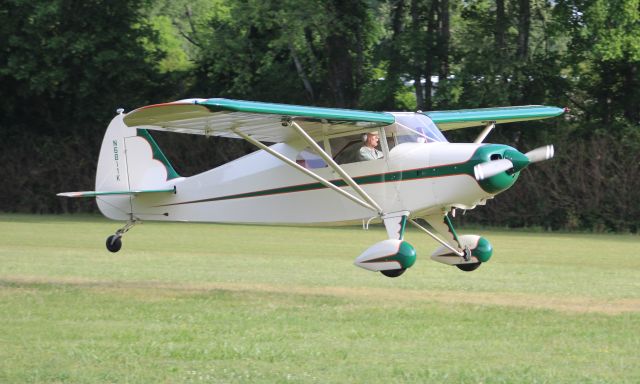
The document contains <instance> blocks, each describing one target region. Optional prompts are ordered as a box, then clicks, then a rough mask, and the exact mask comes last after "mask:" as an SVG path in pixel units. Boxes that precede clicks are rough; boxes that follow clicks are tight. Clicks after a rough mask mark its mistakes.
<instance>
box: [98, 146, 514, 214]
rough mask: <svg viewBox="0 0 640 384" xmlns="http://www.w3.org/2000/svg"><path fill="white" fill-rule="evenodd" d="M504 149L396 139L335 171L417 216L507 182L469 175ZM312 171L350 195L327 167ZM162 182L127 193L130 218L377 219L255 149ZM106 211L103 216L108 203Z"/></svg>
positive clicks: (471, 202)
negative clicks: (164, 189) (162, 186)
mask: <svg viewBox="0 0 640 384" xmlns="http://www.w3.org/2000/svg"><path fill="white" fill-rule="evenodd" d="M271 148H272V149H274V150H276V151H278V152H279V153H281V154H283V155H285V156H287V157H288V158H291V159H294V160H295V158H296V155H297V154H298V153H299V151H300V150H299V148H296V147H295V146H291V145H289V144H285V143H280V144H275V145H274V146H272V147H271ZM505 150H513V149H512V148H511V147H508V146H504V145H492V144H464V143H404V144H400V145H398V146H396V147H395V148H393V149H392V150H391V151H390V152H389V154H388V157H387V158H383V159H378V160H372V161H364V162H356V163H351V164H342V168H343V169H344V170H345V171H346V172H347V173H348V174H349V175H350V176H351V177H352V178H353V179H354V180H355V181H356V182H357V183H358V184H359V185H360V186H361V187H362V188H363V189H364V190H365V192H367V193H368V194H369V195H370V196H371V197H372V198H373V199H374V200H375V201H376V202H377V203H378V204H379V205H380V206H381V207H382V209H383V210H384V212H386V213H388V212H396V211H410V212H412V213H413V215H414V216H416V217H420V216H421V215H427V214H430V213H435V212H438V211H442V210H443V209H449V208H451V207H457V208H462V209H472V208H474V207H475V206H476V205H478V204H483V203H484V201H486V199H488V198H491V197H493V196H494V195H495V194H497V193H499V192H501V191H503V190H505V189H507V188H508V187H510V186H511V185H512V184H513V182H515V179H516V178H517V176H518V174H517V173H515V174H513V175H508V174H506V173H504V174H501V175H498V176H494V177H493V178H491V179H490V180H485V181H483V182H478V181H476V179H475V178H474V176H473V166H474V165H476V164H478V163H481V162H484V161H488V160H489V159H491V156H496V155H500V154H502V153H504V151H505ZM313 171H314V172H315V173H317V174H318V175H319V176H321V177H323V178H325V179H327V180H330V181H331V182H332V183H333V184H335V185H337V186H339V187H341V188H343V189H345V190H347V191H349V192H350V193H352V194H354V195H355V192H354V191H353V190H352V188H351V187H349V186H347V185H346V183H345V182H344V181H343V180H342V179H341V178H340V177H339V175H337V174H336V172H335V171H334V170H332V169H331V168H330V167H324V168H317V169H314V170H313ZM168 184H169V185H170V186H175V187H176V193H175V194H154V195H138V196H133V197H131V208H132V212H133V213H134V215H135V216H136V217H138V218H139V219H142V220H161V221H197V222H225V223H263V224H332V225H335V224H347V223H353V222H360V221H362V220H367V219H369V218H372V217H376V216H377V214H376V212H373V211H371V210H369V209H366V208H364V207H362V206H360V205H358V204H356V203H354V202H352V201H351V200H349V199H347V198H345V197H343V196H341V195H339V194H338V193H336V192H335V191H333V190H331V189H330V188H327V187H325V186H323V185H322V184H321V183H319V182H317V181H316V180H314V179H312V178H310V177H309V176H307V175H304V174H303V173H301V172H300V171H298V170H296V169H294V168H292V167H290V166H288V165H286V164H284V163H283V162H282V161H280V160H278V159H276V158H275V157H273V156H272V155H270V154H268V153H266V152H265V151H262V150H260V151H256V152H254V153H251V154H249V155H247V156H244V157H242V158H239V159H237V160H235V161H232V162H230V163H227V164H224V165H222V166H220V167H217V168H215V169H212V170H210V171H207V172H204V173H201V174H198V175H195V176H192V177H187V178H179V179H174V180H171V181H169V182H168ZM128 198H129V197H112V198H111V199H112V201H113V202H115V199H120V200H121V201H122V199H128ZM103 205H104V204H103ZM101 209H102V207H101ZM106 211H107V212H105V210H103V213H105V214H106V215H107V216H108V217H110V214H109V211H110V210H109V208H108V207H107V209H106ZM118 216H119V215H118ZM112 218H114V219H121V217H112Z"/></svg>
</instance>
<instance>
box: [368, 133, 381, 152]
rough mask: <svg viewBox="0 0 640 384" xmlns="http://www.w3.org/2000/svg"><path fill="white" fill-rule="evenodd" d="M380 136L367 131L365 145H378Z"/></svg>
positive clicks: (371, 146)
mask: <svg viewBox="0 0 640 384" xmlns="http://www.w3.org/2000/svg"><path fill="white" fill-rule="evenodd" d="M379 140H380V138H379V137H378V134H377V133H367V147H370V148H375V147H377V146H378V141H379Z"/></svg>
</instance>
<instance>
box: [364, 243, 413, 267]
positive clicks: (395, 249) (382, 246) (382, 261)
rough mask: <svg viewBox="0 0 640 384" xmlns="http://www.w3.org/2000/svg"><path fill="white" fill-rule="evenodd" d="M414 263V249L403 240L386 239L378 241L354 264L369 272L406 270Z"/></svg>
mask: <svg viewBox="0 0 640 384" xmlns="http://www.w3.org/2000/svg"><path fill="white" fill-rule="evenodd" d="M415 262H416V249H415V248H414V247H413V246H412V245H411V244H409V243H408V242H406V241H404V240H394V239H388V240H383V241H380V242H378V243H376V244H374V245H372V246H371V247H369V248H368V249H367V250H366V251H364V252H363V253H362V254H361V255H360V256H358V257H357V258H356V260H355V262H354V264H355V265H357V266H358V267H361V268H364V269H367V270H369V271H376V272H377V271H389V270H394V269H407V268H409V267H411V266H412V265H413V264H414V263H415Z"/></svg>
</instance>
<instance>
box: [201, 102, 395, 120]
mask: <svg viewBox="0 0 640 384" xmlns="http://www.w3.org/2000/svg"><path fill="white" fill-rule="evenodd" d="M196 104H198V105H204V106H206V107H207V108H209V110H211V111H212V112H217V111H233V112H245V113H262V114H271V115H284V116H291V117H304V118H310V119H318V120H321V119H326V120H331V121H335V120H337V121H362V122H367V123H378V124H385V125H386V124H393V123H394V122H395V118H394V117H393V115H391V114H389V113H385V112H368V111H358V110H353V109H339V108H323V107H307V106H301V105H288V104H275V103H261V102H257V101H244V100H231V99H220V98H214V99H208V100H205V101H201V102H197V103H196Z"/></svg>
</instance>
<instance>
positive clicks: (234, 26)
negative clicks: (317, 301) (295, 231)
mask: <svg viewBox="0 0 640 384" xmlns="http://www.w3.org/2000/svg"><path fill="white" fill-rule="evenodd" d="M639 66H640V2H638V0H611V1H604V0H560V1H557V2H547V1H543V0H511V1H504V0H495V1H489V0H473V1H465V2H460V1H450V0H393V1H364V0H351V1H338V0H333V1H320V0H285V1H271V0H269V1H257V0H255V1H254V0H250V1H238V0H193V1H186V0H181V1H169V0H116V1H101V0H89V1H84V2H76V1H71V0H55V1H49V2H45V3H41V2H27V1H23V0H7V1H5V2H4V3H3V6H2V7H1V8H0V89H1V90H2V91H1V92H2V98H1V99H0V138H1V140H2V152H1V154H0V159H1V161H2V164H3V166H4V168H5V173H6V174H8V180H9V181H10V182H9V183H8V185H7V186H5V188H3V191H2V198H1V199H0V200H1V201H2V203H1V204H0V210H2V211H31V212H61V211H69V210H71V211H75V210H78V209H81V210H86V209H92V205H91V204H89V203H85V204H78V203H77V202H72V203H71V202H69V201H61V200H58V199H56V198H55V196H54V193H55V192H57V191H61V190H77V189H91V186H92V185H93V180H92V178H93V172H94V169H95V168H94V167H95V159H96V154H97V153H98V148H99V143H100V140H101V136H102V132H103V130H104V127H105V125H106V123H107V122H108V120H109V118H110V116H112V114H113V112H114V111H115V109H116V108H118V107H124V108H126V109H127V110H129V109H131V108H134V107H137V106H141V105H144V104H148V103H152V102H163V101H167V100H173V99H177V98H182V97H214V96H221V97H231V98H241V99H249V100H261V101H273V102H287V103H296V104H306V105H323V106H337V107H348V108H360V109H372V110H379V109H407V110H411V109H422V110H435V109H452V108H469V107H490V106H504V105H518V104H548V105H557V106H567V107H570V108H571V113H570V114H569V115H567V116H566V117H565V118H564V119H555V120H553V121H548V122H539V123H531V124H519V125H516V126H504V127H501V128H499V129H498V131H497V132H495V133H493V134H492V135H491V136H490V137H489V139H488V140H489V141H493V142H503V143H507V144H511V145H514V146H516V147H518V148H520V149H522V150H529V149H532V148H535V147H537V146H539V145H542V144H546V143H554V144H555V145H556V149H557V151H556V152H557V154H558V156H557V159H556V160H554V161H552V162H549V163H548V164H541V165H539V166H536V167H531V169H530V170H527V171H526V172H525V174H524V175H523V177H522V181H521V182H519V183H518V184H517V186H516V187H515V188H514V189H513V190H511V191H509V192H507V193H505V194H502V195H500V196H499V197H498V198H497V199H496V200H495V201H493V202H490V203H489V204H488V206H487V207H485V208H483V209H481V210H478V211H474V212H473V213H470V214H469V215H468V216H466V217H465V218H466V220H469V221H476V222H482V223H488V224H494V225H504V226H521V225H527V226H543V227H546V228H573V229H587V230H596V231H602V230H617V231H638V229H639V227H640V204H637V203H634V202H637V201H640V187H639V185H638V183H639V181H638V179H640V173H639V165H638V164H640V74H639V73H638V71H639V68H638V67H639ZM476 134H477V131H473V130H466V131H461V132H453V133H451V134H450V135H449V138H450V139H451V140H456V141H458V140H470V139H471V138H473V137H474V136H475V135H476ZM159 141H160V143H161V145H162V147H163V149H164V150H165V151H166V152H167V154H168V155H169V157H171V158H173V159H175V160H178V161H175V160H174V162H175V163H176V165H177V166H178V168H180V169H179V171H180V172H182V173H183V174H191V173H193V172H196V171H199V170H203V169H206V168H208V167H211V166H214V165H217V164H220V163H222V162H224V161H226V160H228V159H229V158H233V157H237V156H238V155H239V154H242V153H245V152H246V151H248V150H250V149H249V147H248V146H247V145H245V144H243V143H236V142H232V143H229V145H224V146H217V145H215V144H216V143H218V141H216V140H210V141H208V142H206V143H203V142H202V141H197V140H196V139H195V138H183V137H180V138H175V137H170V138H168V137H159ZM221 148H222V149H221ZM188 157H193V158H195V161H193V162H191V163H189V162H188V161H187V162H186V163H185V160H184V159H185V158H188Z"/></svg>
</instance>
